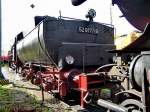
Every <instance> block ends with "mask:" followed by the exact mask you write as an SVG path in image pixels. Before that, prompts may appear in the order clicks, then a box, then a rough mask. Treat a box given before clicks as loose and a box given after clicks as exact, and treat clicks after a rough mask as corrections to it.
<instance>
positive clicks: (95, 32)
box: [11, 10, 150, 112]
mask: <svg viewBox="0 0 150 112" xmlns="http://www.w3.org/2000/svg"><path fill="white" fill-rule="evenodd" d="M94 16H95V12H94V11H93V10H91V11H90V12H89V13H88V14H87V16H86V17H87V18H89V21H86V20H79V19H73V18H68V17H62V16H60V17H59V18H55V17H50V16H38V17H35V28H34V29H33V30H32V31H31V32H29V33H28V34H27V35H23V33H22V32H21V33H20V34H18V35H17V36H16V38H15V43H14V45H13V46H12V50H11V51H12V54H13V58H12V59H13V60H14V62H15V64H16V70H18V69H19V68H21V74H22V76H23V77H26V79H27V80H31V82H32V83H33V84H36V85H40V86H41V87H42V88H43V89H44V90H45V91H51V92H52V93H53V92H57V93H58V94H59V96H60V97H61V98H62V99H70V96H71V95H74V94H75V95H76V94H79V97H78V98H76V97H74V98H75V100H78V99H80V105H81V107H86V105H87V104H90V103H96V104H98V105H100V106H102V107H105V108H107V109H109V110H113V111H116V112H134V111H136V112H148V109H149V103H148V102H149V101H148V100H149V99H146V96H147V97H149V92H148V91H149V86H148V84H149V82H148V79H149V78H148V77H149V75H148V74H149V69H148V67H149V66H148V65H149V53H147V52H142V54H139V55H138V56H137V57H135V58H134V59H133V61H131V60H129V59H126V60H122V54H124V53H126V52H130V51H134V50H135V49H136V47H137V45H136V44H137V43H138V44H140V43H142V42H143V40H144V39H145V40H146V39H147V40H148V37H149V33H147V32H149V31H148V30H149V29H150V28H149V25H148V26H147V28H146V29H145V32H144V33H143V35H142V36H141V37H143V38H139V39H137V40H136V41H135V42H133V43H132V44H131V45H129V46H127V47H126V48H124V49H122V50H120V51H118V50H117V51H116V50H115V45H114V39H113V36H114V27H113V26H112V25H108V24H104V23H98V22H94V21H93V17H94ZM145 42H148V41H145ZM148 45H149V44H143V45H142V46H143V47H141V49H143V48H146V47H148ZM141 49H138V50H140V51H141ZM138 50H135V51H138ZM108 51H109V52H108ZM138 53H139V52H138ZM116 54H117V56H116ZM114 57H116V58H115V61H114ZM143 59H144V62H146V63H143ZM145 59H146V60H145ZM124 61H127V62H128V63H124ZM17 72H18V71H17ZM141 93H142V94H141ZM76 96H77V95H76Z"/></svg>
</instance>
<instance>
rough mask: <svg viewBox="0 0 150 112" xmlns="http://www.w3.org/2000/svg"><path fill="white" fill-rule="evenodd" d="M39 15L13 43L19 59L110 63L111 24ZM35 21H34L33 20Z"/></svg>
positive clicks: (72, 63) (60, 63)
mask: <svg viewBox="0 0 150 112" xmlns="http://www.w3.org/2000/svg"><path fill="white" fill-rule="evenodd" d="M35 19H36V21H38V20H39V19H43V21H42V22H40V23H39V24H38V25H37V26H36V27H35V29H34V30H32V31H31V32H30V33H29V34H27V35H26V36H25V37H24V38H23V39H22V40H21V41H20V42H18V44H17V55H18V57H19V59H20V60H21V62H22V63H26V62H31V63H43V64H46V65H51V64H56V65H57V66H59V67H61V68H64V67H66V66H68V65H70V66H74V67H83V66H84V67H87V66H100V65H104V64H108V63H112V54H109V53H108V52H107V51H106V50H111V49H113V48H114V40H113V33H114V29H113V27H109V26H107V25H105V24H100V23H97V22H92V21H85V20H65V19H60V18H54V17H48V16H46V17H36V18H35ZM36 24H37V22H36Z"/></svg>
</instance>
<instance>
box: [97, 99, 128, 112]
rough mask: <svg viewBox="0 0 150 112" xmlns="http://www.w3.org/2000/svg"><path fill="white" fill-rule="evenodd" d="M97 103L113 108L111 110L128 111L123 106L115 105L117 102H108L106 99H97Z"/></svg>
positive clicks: (117, 111) (116, 111)
mask: <svg viewBox="0 0 150 112" xmlns="http://www.w3.org/2000/svg"><path fill="white" fill-rule="evenodd" d="M97 104H98V105H99V106H102V107H105V108H108V109H110V110H113V111H115V112H128V110H127V109H126V108H125V107H122V106H120V105H117V104H114V103H111V102H108V101H106V100H102V99H99V100H98V101H97Z"/></svg>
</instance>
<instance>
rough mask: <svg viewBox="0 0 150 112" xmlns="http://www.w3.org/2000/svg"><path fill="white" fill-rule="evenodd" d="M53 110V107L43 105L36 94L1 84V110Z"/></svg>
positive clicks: (10, 111)
mask: <svg viewBox="0 0 150 112" xmlns="http://www.w3.org/2000/svg"><path fill="white" fill-rule="evenodd" d="M20 111H21V112H28V111H32V112H53V110H52V109H51V108H48V107H41V105H40V102H39V101H37V100H36V96H33V95H31V94H27V93H26V92H24V91H21V90H17V89H14V88H13V87H12V88H11V87H9V88H7V86H2V85H0V112H20Z"/></svg>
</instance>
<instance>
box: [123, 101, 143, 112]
mask: <svg viewBox="0 0 150 112" xmlns="http://www.w3.org/2000/svg"><path fill="white" fill-rule="evenodd" d="M120 105H121V106H123V107H125V108H127V109H128V112H143V104H142V103H141V102H140V101H138V100H135V99H126V100H124V101H123V102H122V103H121V104H120Z"/></svg>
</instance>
